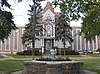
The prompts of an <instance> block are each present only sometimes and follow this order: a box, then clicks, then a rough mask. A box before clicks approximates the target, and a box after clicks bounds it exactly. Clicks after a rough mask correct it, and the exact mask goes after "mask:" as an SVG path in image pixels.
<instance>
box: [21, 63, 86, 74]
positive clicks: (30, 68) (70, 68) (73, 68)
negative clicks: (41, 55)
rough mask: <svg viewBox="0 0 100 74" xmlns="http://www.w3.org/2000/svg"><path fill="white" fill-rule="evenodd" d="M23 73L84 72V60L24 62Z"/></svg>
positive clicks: (57, 73) (68, 73)
mask: <svg viewBox="0 0 100 74" xmlns="http://www.w3.org/2000/svg"><path fill="white" fill-rule="evenodd" d="M22 74H84V72H83V63H82V62H72V61H71V62H69V61H68V62H40V61H38V62H37V61H33V62H32V61H31V62H28V61H27V62H24V68H23V73H22Z"/></svg>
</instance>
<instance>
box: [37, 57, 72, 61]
mask: <svg viewBox="0 0 100 74" xmlns="http://www.w3.org/2000/svg"><path fill="white" fill-rule="evenodd" d="M36 60H37V61H72V60H71V59H69V58H68V57H66V58H56V59H55V60H52V59H51V58H43V57H42V58H39V59H36Z"/></svg>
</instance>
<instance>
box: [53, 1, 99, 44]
mask: <svg viewBox="0 0 100 74" xmlns="http://www.w3.org/2000/svg"><path fill="white" fill-rule="evenodd" d="M53 4H54V5H55V6H58V5H59V7H60V10H61V12H66V15H68V18H69V19H70V20H71V21H72V20H78V19H79V18H82V20H83V23H82V31H81V33H84V35H85V38H86V40H90V42H91V41H92V40H93V39H94V37H95V36H96V35H98V36H100V0H55V1H54V2H53Z"/></svg>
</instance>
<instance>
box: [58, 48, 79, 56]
mask: <svg viewBox="0 0 100 74" xmlns="http://www.w3.org/2000/svg"><path fill="white" fill-rule="evenodd" d="M59 52H60V50H59V49H58V50H57V55H60V53H59ZM65 52H66V55H79V52H76V51H74V50H72V49H66V51H65ZM61 55H64V49H61Z"/></svg>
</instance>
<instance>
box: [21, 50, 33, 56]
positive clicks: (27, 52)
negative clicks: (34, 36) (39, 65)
mask: <svg viewBox="0 0 100 74" xmlns="http://www.w3.org/2000/svg"><path fill="white" fill-rule="evenodd" d="M23 53H24V55H32V50H24V51H23Z"/></svg>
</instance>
